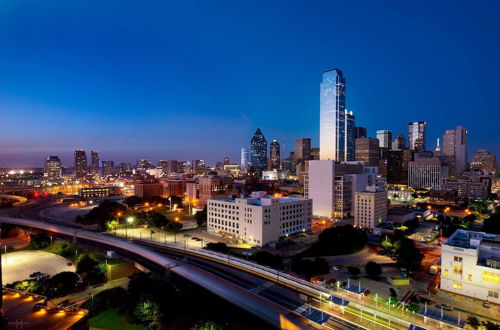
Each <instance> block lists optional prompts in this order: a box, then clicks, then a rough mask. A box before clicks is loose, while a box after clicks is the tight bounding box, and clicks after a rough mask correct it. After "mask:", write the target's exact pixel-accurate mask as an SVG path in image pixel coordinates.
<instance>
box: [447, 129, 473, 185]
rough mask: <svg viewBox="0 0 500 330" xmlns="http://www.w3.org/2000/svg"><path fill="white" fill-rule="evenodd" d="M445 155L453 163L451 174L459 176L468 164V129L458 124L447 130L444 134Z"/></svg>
mask: <svg viewBox="0 0 500 330" xmlns="http://www.w3.org/2000/svg"><path fill="white" fill-rule="evenodd" d="M442 153H443V156H445V157H446V158H448V160H449V162H450V163H451V165H452V166H451V174H452V175H453V176H455V177H459V176H460V175H462V173H463V172H464V171H465V167H466V164H467V129H466V128H465V127H462V126H457V128H455V129H449V130H446V131H445V133H444V135H443V149H442Z"/></svg>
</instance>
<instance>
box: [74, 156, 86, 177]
mask: <svg viewBox="0 0 500 330" xmlns="http://www.w3.org/2000/svg"><path fill="white" fill-rule="evenodd" d="M74 156H75V178H77V179H83V178H85V177H86V176H87V170H88V168H87V154H86V153H85V150H75V154H74Z"/></svg>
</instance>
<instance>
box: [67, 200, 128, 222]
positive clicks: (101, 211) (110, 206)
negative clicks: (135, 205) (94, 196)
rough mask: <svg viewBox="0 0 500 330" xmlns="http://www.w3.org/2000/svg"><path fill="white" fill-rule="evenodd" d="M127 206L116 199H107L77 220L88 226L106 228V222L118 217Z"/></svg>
mask: <svg viewBox="0 0 500 330" xmlns="http://www.w3.org/2000/svg"><path fill="white" fill-rule="evenodd" d="M126 210H127V207H126V206H125V205H123V204H120V203H118V202H115V201H111V200H105V201H103V202H102V203H101V204H99V206H97V207H94V208H93V209H92V210H90V212H89V213H87V214H85V215H84V216H83V217H82V216H79V217H77V218H76V219H75V221H76V222H78V223H82V224H84V225H87V226H91V225H98V226H99V227H101V228H102V229H105V228H106V223H107V222H109V221H111V220H113V219H115V218H117V217H118V214H119V213H123V212H125V211H126Z"/></svg>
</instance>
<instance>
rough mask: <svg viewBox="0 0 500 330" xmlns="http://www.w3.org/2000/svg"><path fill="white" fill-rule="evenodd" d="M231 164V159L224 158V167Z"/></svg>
mask: <svg viewBox="0 0 500 330" xmlns="http://www.w3.org/2000/svg"><path fill="white" fill-rule="evenodd" d="M229 164H231V162H230V161H229V157H224V165H229Z"/></svg>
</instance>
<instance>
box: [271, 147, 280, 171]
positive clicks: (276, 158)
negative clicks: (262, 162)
mask: <svg viewBox="0 0 500 330" xmlns="http://www.w3.org/2000/svg"><path fill="white" fill-rule="evenodd" d="M269 169H270V170H280V169H281V154H280V144H279V143H278V141H277V140H273V142H271V144H270V145H269Z"/></svg>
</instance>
